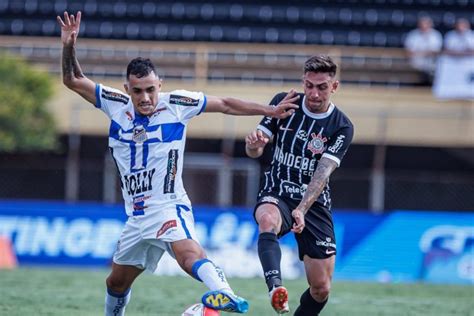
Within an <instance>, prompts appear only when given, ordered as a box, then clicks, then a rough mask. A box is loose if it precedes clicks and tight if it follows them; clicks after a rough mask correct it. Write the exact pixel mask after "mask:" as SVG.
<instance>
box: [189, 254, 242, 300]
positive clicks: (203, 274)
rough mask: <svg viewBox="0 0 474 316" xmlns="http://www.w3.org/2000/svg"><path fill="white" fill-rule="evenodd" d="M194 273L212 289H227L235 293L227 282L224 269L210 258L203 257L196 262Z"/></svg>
mask: <svg viewBox="0 0 474 316" xmlns="http://www.w3.org/2000/svg"><path fill="white" fill-rule="evenodd" d="M193 275H194V277H195V278H196V279H197V280H199V281H202V282H203V283H204V284H205V285H206V286H207V287H208V288H209V290H211V291H217V290H226V291H228V292H230V293H234V291H232V289H231V288H230V285H229V283H228V282H227V279H226V277H225V274H224V271H222V269H221V268H219V267H217V266H216V265H215V264H214V263H213V262H212V261H210V260H208V259H201V260H198V261H196V262H195V263H194V265H193Z"/></svg>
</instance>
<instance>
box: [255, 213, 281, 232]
mask: <svg viewBox="0 0 474 316" xmlns="http://www.w3.org/2000/svg"><path fill="white" fill-rule="evenodd" d="M258 227H259V230H260V232H271V231H275V230H276V229H277V228H278V217H276V216H275V215H273V214H272V213H269V212H264V213H262V214H261V215H260V216H259V218H258Z"/></svg>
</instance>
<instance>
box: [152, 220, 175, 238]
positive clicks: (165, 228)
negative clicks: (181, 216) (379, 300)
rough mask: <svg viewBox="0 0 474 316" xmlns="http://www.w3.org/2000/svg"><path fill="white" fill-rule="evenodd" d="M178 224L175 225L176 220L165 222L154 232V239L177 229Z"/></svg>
mask: <svg viewBox="0 0 474 316" xmlns="http://www.w3.org/2000/svg"><path fill="white" fill-rule="evenodd" d="M177 226H178V224H177V223H176V220H175V219H172V220H170V221H167V222H165V223H164V224H163V225H162V226H161V228H160V229H159V230H158V231H157V232H156V238H158V237H160V236H161V235H163V234H164V233H166V232H167V231H169V229H171V228H175V227H177Z"/></svg>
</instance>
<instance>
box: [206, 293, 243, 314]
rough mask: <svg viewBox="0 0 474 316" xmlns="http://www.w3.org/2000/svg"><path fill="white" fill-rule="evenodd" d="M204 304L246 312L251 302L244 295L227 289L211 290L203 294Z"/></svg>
mask: <svg viewBox="0 0 474 316" xmlns="http://www.w3.org/2000/svg"><path fill="white" fill-rule="evenodd" d="M202 303H203V304H204V306H206V307H209V308H212V309H216V310H219V311H225V312H230V313H240V314H243V313H246V312H247V311H248V310H249V303H248V302H247V300H245V299H244V298H243V297H240V296H237V295H235V294H233V293H230V292H227V291H209V292H207V293H205V294H204V295H203V296H202Z"/></svg>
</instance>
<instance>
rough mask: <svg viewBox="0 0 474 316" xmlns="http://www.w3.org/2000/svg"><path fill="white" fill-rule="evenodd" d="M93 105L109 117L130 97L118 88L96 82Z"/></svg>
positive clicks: (128, 100)
mask: <svg viewBox="0 0 474 316" xmlns="http://www.w3.org/2000/svg"><path fill="white" fill-rule="evenodd" d="M95 98H96V102H95V107H96V108H98V109H100V110H102V111H103V112H104V113H105V114H106V115H107V116H108V117H109V118H111V117H112V116H113V113H115V112H116V111H117V110H119V109H121V108H122V107H123V106H126V105H127V104H128V103H129V102H130V97H129V96H128V95H127V94H125V93H123V92H122V91H120V90H118V89H114V88H111V87H107V86H103V85H101V84H96V86H95Z"/></svg>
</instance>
